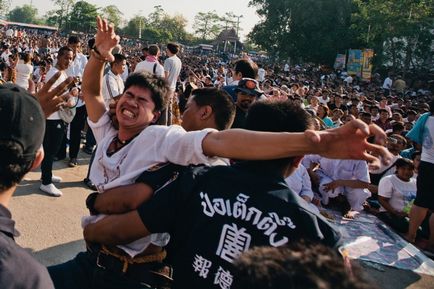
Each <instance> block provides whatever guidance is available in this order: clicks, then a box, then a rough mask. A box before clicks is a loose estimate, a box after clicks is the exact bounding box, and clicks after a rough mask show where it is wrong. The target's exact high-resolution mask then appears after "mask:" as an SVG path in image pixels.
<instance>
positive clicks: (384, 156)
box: [366, 143, 393, 165]
mask: <svg viewBox="0 0 434 289" xmlns="http://www.w3.org/2000/svg"><path fill="white" fill-rule="evenodd" d="M366 150H367V151H368V152H370V154H371V155H372V156H379V157H381V161H382V162H383V163H384V164H385V165H388V164H389V163H390V162H391V161H392V159H393V155H392V154H391V153H390V152H389V151H388V150H387V149H386V148H385V147H384V146H381V145H377V144H370V143H367V145H366Z"/></svg>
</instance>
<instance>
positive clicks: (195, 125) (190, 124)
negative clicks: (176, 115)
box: [182, 95, 202, 131]
mask: <svg viewBox="0 0 434 289" xmlns="http://www.w3.org/2000/svg"><path fill="white" fill-rule="evenodd" d="M199 111H200V107H199V106H198V105H197V103H196V101H195V100H194V95H192V96H190V97H189V99H188V101H187V104H186V106H185V110H184V113H183V114H182V127H183V128H184V129H185V130H186V131H193V130H200V129H202V127H200V124H201V121H200V115H199V114H200V112H199Z"/></svg>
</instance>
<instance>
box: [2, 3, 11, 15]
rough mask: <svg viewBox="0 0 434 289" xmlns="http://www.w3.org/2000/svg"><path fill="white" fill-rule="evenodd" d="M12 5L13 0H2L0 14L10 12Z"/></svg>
mask: <svg viewBox="0 0 434 289" xmlns="http://www.w3.org/2000/svg"><path fill="white" fill-rule="evenodd" d="M10 7H11V0H0V15H1V16H5V15H7V14H8V13H9V8H10Z"/></svg>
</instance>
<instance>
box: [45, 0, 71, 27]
mask: <svg viewBox="0 0 434 289" xmlns="http://www.w3.org/2000/svg"><path fill="white" fill-rule="evenodd" d="M52 2H53V4H54V5H55V6H56V7H57V9H54V10H50V11H48V12H47V14H46V15H45V19H46V23H47V24H48V25H52V26H57V27H59V28H60V29H68V28H69V27H67V26H68V23H69V19H70V17H71V15H70V13H71V9H72V7H73V6H74V4H75V2H76V1H75V0H52Z"/></svg>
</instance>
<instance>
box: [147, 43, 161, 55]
mask: <svg viewBox="0 0 434 289" xmlns="http://www.w3.org/2000/svg"><path fill="white" fill-rule="evenodd" d="M158 51H160V48H158V46H157V45H155V44H152V45H149V47H148V52H149V54H150V55H153V56H156V55H157V54H158Z"/></svg>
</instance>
